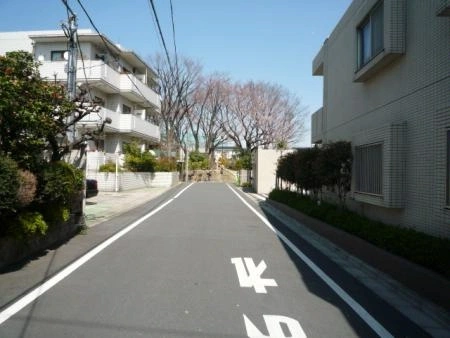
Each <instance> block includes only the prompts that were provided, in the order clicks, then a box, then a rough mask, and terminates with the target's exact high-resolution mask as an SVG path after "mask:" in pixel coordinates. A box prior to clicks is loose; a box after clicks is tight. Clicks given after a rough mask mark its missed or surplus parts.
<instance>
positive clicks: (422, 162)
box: [313, 0, 450, 237]
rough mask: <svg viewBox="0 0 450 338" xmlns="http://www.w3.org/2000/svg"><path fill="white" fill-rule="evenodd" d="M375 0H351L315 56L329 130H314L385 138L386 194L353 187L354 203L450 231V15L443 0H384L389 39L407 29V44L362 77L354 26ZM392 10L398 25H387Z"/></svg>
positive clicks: (396, 220)
mask: <svg viewBox="0 0 450 338" xmlns="http://www.w3.org/2000/svg"><path fill="white" fill-rule="evenodd" d="M375 3H376V0H355V1H353V2H352V4H351V6H350V7H349V9H348V10H347V12H346V13H345V15H344V16H343V18H342V19H341V21H340V22H339V23H338V24H337V26H336V28H335V30H334V31H333V32H332V34H331V35H330V38H329V39H328V40H327V41H326V43H325V44H324V46H323V48H322V50H321V51H320V53H319V54H318V56H317V57H316V60H315V61H314V65H313V69H314V72H315V74H319V75H322V74H323V76H324V107H323V110H322V116H321V117H322V119H323V121H322V126H321V127H322V128H323V130H318V131H314V132H313V134H315V135H316V134H317V133H316V132H320V133H321V135H320V137H317V135H316V137H315V139H316V140H318V139H321V140H322V142H324V143H326V142H331V141H338V140H348V141H351V142H352V145H353V147H355V146H360V145H367V144H370V143H381V144H383V193H382V196H378V197H374V196H370V195H369V194H367V195H364V194H360V193H358V194H356V193H355V192H354V191H353V192H352V194H351V196H350V197H351V199H353V201H354V202H358V203H359V204H358V203H356V205H357V207H356V208H358V209H363V210H365V213H367V214H371V215H376V217H377V218H378V219H380V220H381V221H383V222H386V223H391V224H398V225H402V226H405V227H410V228H414V229H417V230H420V231H423V232H427V233H429V234H433V235H436V236H442V237H450V208H449V206H448V205H447V201H446V189H449V187H448V183H447V175H448V174H447V171H448V168H447V165H446V158H447V156H450V155H448V152H449V150H448V149H447V147H448V146H447V140H446V134H447V131H448V130H449V128H450V95H449V93H450V77H449V76H448V75H449V74H450V57H449V55H450V43H449V32H450V20H449V18H448V17H439V16H437V12H438V9H439V8H440V7H441V5H442V1H441V0H428V1H422V0H408V1H403V0H402V1H393V0H385V1H384V6H385V28H384V29H385V30H384V32H385V33H384V36H385V44H388V43H391V44H392V41H391V40H389V41H388V40H387V39H389V38H390V36H391V35H392V36H394V35H396V34H397V35H398V34H400V33H401V34H403V38H404V46H403V48H404V50H403V53H401V54H399V55H397V56H396V58H394V59H392V60H390V62H388V63H383V62H382V63H381V65H382V66H379V65H380V63H378V64H377V62H380V61H379V60H377V58H375V59H374V60H373V61H371V62H369V64H368V66H367V67H369V68H370V67H375V68H374V69H376V71H374V72H372V73H371V74H370V76H367V77H365V76H363V78H362V79H361V78H358V72H361V70H358V69H357V68H356V52H357V46H356V41H357V38H356V37H357V33H356V32H357V27H358V25H359V24H360V22H361V20H363V19H364V17H365V16H366V15H367V13H368V11H369V10H370V8H371V7H372V6H373V5H374V4H375ZM394 15H397V16H398V18H399V19H398V20H399V22H400V24H399V25H398V26H396V27H394V26H392V25H389V24H386V22H388V21H389V20H390V18H392V17H393V16H394ZM402 20H403V21H402ZM388 23H389V22H388ZM399 27H400V28H401V29H400V30H399ZM399 32H400V33H399ZM401 34H400V35H401ZM386 48H387V47H386ZM354 183H355V182H353V189H354V187H355V185H354ZM361 204H364V205H362V206H361ZM372 209H373V210H372Z"/></svg>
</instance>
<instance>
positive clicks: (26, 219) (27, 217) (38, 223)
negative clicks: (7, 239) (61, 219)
mask: <svg viewBox="0 0 450 338" xmlns="http://www.w3.org/2000/svg"><path fill="white" fill-rule="evenodd" d="M47 229H48V225H47V223H46V222H45V220H44V217H43V216H42V215H41V214H40V213H39V212H37V211H25V212H22V213H21V214H19V215H18V216H17V224H16V225H15V226H14V227H12V228H11V231H12V235H13V236H14V237H16V238H19V239H28V238H30V237H32V236H34V235H41V236H42V235H45V234H46V233H47Z"/></svg>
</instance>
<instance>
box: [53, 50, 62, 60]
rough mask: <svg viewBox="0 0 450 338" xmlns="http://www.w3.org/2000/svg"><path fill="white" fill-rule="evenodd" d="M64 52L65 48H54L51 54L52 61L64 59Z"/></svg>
mask: <svg viewBox="0 0 450 338" xmlns="http://www.w3.org/2000/svg"><path fill="white" fill-rule="evenodd" d="M64 53H66V51H65V50H52V51H51V54H50V59H51V60H52V61H64V60H65V59H64Z"/></svg>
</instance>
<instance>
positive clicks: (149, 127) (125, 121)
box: [120, 114, 160, 140]
mask: <svg viewBox="0 0 450 338" xmlns="http://www.w3.org/2000/svg"><path fill="white" fill-rule="evenodd" d="M120 131H121V132H129V133H131V134H136V136H139V135H145V136H147V137H151V138H153V139H155V140H159V139H160V131H159V127H157V126H155V125H154V124H152V123H150V122H148V121H145V120H142V119H140V118H138V117H136V116H133V115H131V114H120Z"/></svg>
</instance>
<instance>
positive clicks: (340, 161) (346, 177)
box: [317, 141, 353, 206]
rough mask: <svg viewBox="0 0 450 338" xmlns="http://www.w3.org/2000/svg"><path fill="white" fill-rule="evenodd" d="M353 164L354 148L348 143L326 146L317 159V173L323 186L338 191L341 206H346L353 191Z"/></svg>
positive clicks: (333, 143)
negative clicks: (348, 194) (347, 199)
mask: <svg viewBox="0 0 450 338" xmlns="http://www.w3.org/2000/svg"><path fill="white" fill-rule="evenodd" d="M352 162H353V155H352V146H351V143H350V142H348V141H338V142H332V143H327V144H325V145H324V146H323V148H322V149H321V152H320V156H319V157H318V159H317V171H318V172H319V174H320V176H321V177H322V180H323V185H325V186H328V187H330V188H332V189H334V188H336V189H337V195H338V198H339V201H340V203H341V206H343V205H344V204H345V197H346V195H347V193H348V192H349V191H350V189H351V180H352Z"/></svg>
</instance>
